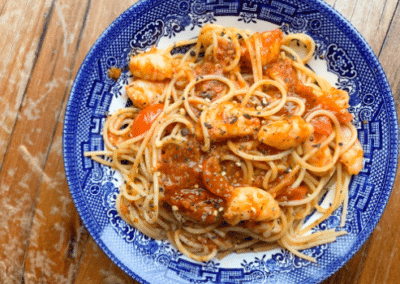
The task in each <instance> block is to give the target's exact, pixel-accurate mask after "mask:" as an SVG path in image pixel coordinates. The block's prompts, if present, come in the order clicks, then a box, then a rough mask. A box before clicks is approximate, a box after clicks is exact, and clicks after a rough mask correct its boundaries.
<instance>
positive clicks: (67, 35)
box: [55, 2, 75, 57]
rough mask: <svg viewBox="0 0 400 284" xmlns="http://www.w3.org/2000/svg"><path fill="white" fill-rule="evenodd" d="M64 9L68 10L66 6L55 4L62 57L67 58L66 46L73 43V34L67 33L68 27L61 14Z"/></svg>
mask: <svg viewBox="0 0 400 284" xmlns="http://www.w3.org/2000/svg"><path fill="white" fill-rule="evenodd" d="M64 8H65V9H68V8H69V6H68V4H64V5H61V4H60V3H59V2H56V3H55V11H56V13H57V16H58V18H59V20H60V22H59V24H60V25H61V28H62V31H63V49H64V54H63V55H64V57H67V56H68V46H69V45H70V44H71V43H73V42H74V40H75V34H74V33H69V31H68V25H67V22H66V20H65V16H64V14H63V9H64Z"/></svg>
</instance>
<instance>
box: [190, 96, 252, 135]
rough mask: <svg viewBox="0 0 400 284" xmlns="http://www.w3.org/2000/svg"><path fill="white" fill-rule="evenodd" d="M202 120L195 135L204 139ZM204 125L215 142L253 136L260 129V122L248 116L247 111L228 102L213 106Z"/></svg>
mask: <svg viewBox="0 0 400 284" xmlns="http://www.w3.org/2000/svg"><path fill="white" fill-rule="evenodd" d="M200 123H201V122H200V120H199V121H198V122H197V124H196V131H195V135H196V137H197V138H198V139H202V137H203V132H202V130H201V124H200ZM204 125H205V126H206V127H207V128H208V134H209V135H210V139H211V140H213V141H221V140H226V139H229V138H234V137H243V136H247V135H253V133H255V132H257V131H258V129H259V128H260V120H259V119H258V118H256V117H250V116H249V115H246V110H245V109H243V108H240V107H239V106H237V105H236V104H234V103H231V102H227V103H222V104H218V105H217V106H211V107H210V108H209V109H208V111H207V114H206V117H205V122H204Z"/></svg>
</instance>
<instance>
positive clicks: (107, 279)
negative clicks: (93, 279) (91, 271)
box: [100, 268, 125, 284]
mask: <svg viewBox="0 0 400 284" xmlns="http://www.w3.org/2000/svg"><path fill="white" fill-rule="evenodd" d="M100 274H101V275H103V276H104V279H103V283H104V284H124V283H125V281H124V280H123V279H121V278H119V277H118V276H117V275H115V274H114V273H113V272H112V271H111V270H105V269H103V268H102V269H100Z"/></svg>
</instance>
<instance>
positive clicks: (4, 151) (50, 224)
mask: <svg viewBox="0 0 400 284" xmlns="http://www.w3.org/2000/svg"><path fill="white" fill-rule="evenodd" d="M135 2H136V0H119V1H116V0H96V1H92V0H0V41H1V44H0V54H1V55H2V56H1V57H2V60H0V66H1V68H0V74H1V75H0V82H1V83H0V86H1V95H0V137H1V138H0V282H1V283H135V281H133V280H132V279H131V278H130V277H129V276H127V275H126V274H125V273H124V272H123V271H122V270H121V269H119V268H118V267H117V266H116V265H115V264H114V263H113V262H111V260H109V259H108V257H107V256H106V255H105V254H104V253H103V252H102V250H101V249H99V247H98V246H97V244H96V243H95V242H94V241H93V239H92V238H91V237H90V235H89V234H88V232H87V230H86V229H85V227H84V225H83V224H82V222H81V220H80V218H79V216H78V213H77V211H76V209H75V206H74V204H73V202H72V199H71V196H70V193H69V190H68V186H67V182H66V178H65V174H64V166H63V159H62V128H63V115H64V110H65V106H66V103H67V99H68V95H69V92H70V88H71V84H72V82H73V79H74V77H75V75H76V73H77V71H78V68H79V66H80V65H81V62H82V61H83V59H84V57H85V55H86V54H87V52H88V51H89V49H90V47H91V46H92V44H93V43H94V41H95V40H96V39H97V37H98V36H99V35H100V33H101V32H102V31H103V30H104V29H105V28H106V27H107V26H108V25H109V24H110V23H111V22H112V21H113V20H114V19H115V18H116V17H117V16H118V15H120V14H121V13H122V12H123V11H124V10H126V9H127V8H128V7H129V6H131V5H132V4H134V3H135ZM326 2H328V4H329V5H331V6H333V7H334V8H335V9H336V10H338V11H339V12H340V13H342V14H343V15H344V16H345V17H346V18H347V19H348V20H350V21H351V22H352V23H353V25H354V26H355V27H356V28H357V29H358V30H359V31H360V32H361V33H362V35H363V36H364V37H365V39H366V40H367V41H368V42H369V44H370V45H371V47H372V49H373V50H374V52H375V54H376V55H377V56H378V57H379V60H380V62H381V64H382V65H383V68H384V69H385V71H386V74H387V77H388V79H389V82H390V85H391V87H392V90H393V93H394V97H395V100H396V101H397V102H398V101H400V97H399V89H400V84H399V83H400V74H399V67H400V56H399V53H398V50H399V45H400V7H399V3H398V1H396V0H374V1H367V0H328V1H326ZM398 112H399V109H398ZM399 185H400V175H398V176H397V179H396V184H395V187H394V191H393V193H392V196H391V198H390V201H389V204H388V205H387V208H386V210H385V212H384V214H383V217H382V219H381V220H380V222H379V224H378V226H377V227H376V229H375V230H374V232H373V234H372V236H371V237H370V238H369V239H368V240H367V241H366V243H365V244H364V246H363V247H362V248H361V249H360V251H359V252H358V253H357V254H356V255H355V256H354V257H353V258H352V259H351V260H350V261H349V262H348V263H347V264H346V265H345V266H344V267H343V268H341V269H340V270H339V271H338V272H337V273H336V274H335V275H333V276H332V277H331V278H329V279H328V280H326V281H325V282H324V283H359V284H361V283H399V282H400V242H398V240H399V234H400V226H399V224H400V210H398V204H399V203H400V191H399V190H398V187H399Z"/></svg>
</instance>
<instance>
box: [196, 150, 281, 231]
mask: <svg viewBox="0 0 400 284" xmlns="http://www.w3.org/2000/svg"><path fill="white" fill-rule="evenodd" d="M202 168H203V172H202V179H203V184H204V185H205V187H206V188H207V189H208V190H209V191H210V192H212V193H213V194H215V195H217V196H220V197H222V198H224V199H225V213H224V215H223V217H224V218H225V220H226V221H227V222H228V223H229V224H231V225H236V224H237V223H239V222H240V221H246V220H252V221H270V220H274V219H276V218H278V217H279V216H280V213H281V211H280V208H279V206H278V203H277V202H276V201H275V199H274V197H273V196H272V195H271V194H269V193H268V192H266V191H264V190H262V189H260V188H257V187H250V186H248V187H234V186H232V185H231V184H230V182H229V181H228V178H227V176H226V173H225V174H222V167H221V164H220V163H219V160H218V158H217V156H216V155H213V156H211V157H209V158H208V159H206V160H205V161H203V166H202Z"/></svg>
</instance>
